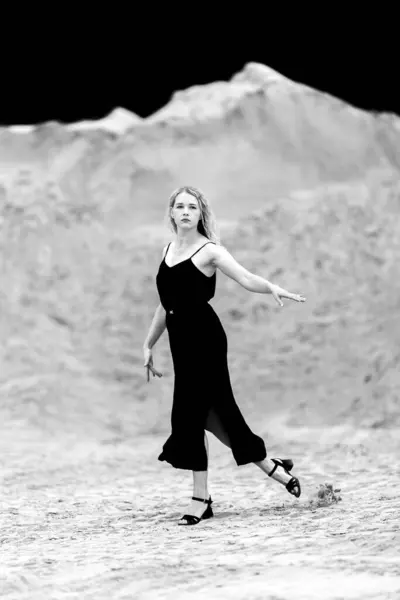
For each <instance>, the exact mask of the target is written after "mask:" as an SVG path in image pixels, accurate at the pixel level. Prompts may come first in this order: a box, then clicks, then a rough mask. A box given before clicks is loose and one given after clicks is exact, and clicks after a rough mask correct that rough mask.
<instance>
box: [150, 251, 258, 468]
mask: <svg viewBox="0 0 400 600" xmlns="http://www.w3.org/2000/svg"><path fill="white" fill-rule="evenodd" d="M210 243H214V242H206V244H210ZM206 244H204V245H203V246H201V248H203V247H204V246H205V245H206ZM201 248H199V249H198V250H197V251H196V252H195V253H194V254H192V256H191V257H190V258H187V259H186V260H183V261H181V262H179V263H177V264H176V265H173V266H171V267H169V266H168V265H167V264H166V262H165V256H166V255H167V253H168V249H169V245H168V248H167V252H166V253H165V256H164V259H163V260H162V262H161V264H160V267H159V270H158V273H157V276H156V284H157V290H158V294H159V296H160V302H161V304H162V306H163V307H164V308H165V311H166V327H167V331H168V337H169V345H170V348H171V354H172V362H173V366H174V373H175V381H174V394H173V405H172V413H171V435H170V437H169V438H168V439H167V441H166V442H165V444H164V446H163V451H162V452H161V454H160V456H159V457H158V460H161V461H164V460H165V461H167V462H169V463H170V464H171V465H172V466H173V467H175V468H177V469H190V470H192V471H205V470H207V468H208V463H207V452H206V448H205V444H204V430H205V424H206V420H207V415H208V412H209V410H210V409H211V408H212V409H213V411H214V412H215V413H216V415H217V416H218V418H219V420H220V424H221V425H222V426H223V428H224V429H225V432H226V434H227V435H228V437H229V441H230V446H231V450H232V453H233V457H234V459H235V460H236V463H237V465H245V464H248V463H251V462H258V461H261V460H264V458H265V457H266V456H267V452H266V449H265V444H264V441H263V440H262V439H261V438H260V437H258V436H257V435H255V434H254V433H253V432H252V431H251V430H250V428H249V426H248V425H247V423H246V422H245V420H244V418H243V416H242V414H241V412H240V409H239V407H238V406H237V404H236V401H235V398H234V395H233V392H232V388H231V382H230V378H229V370H228V362H227V350H228V345H227V337H226V334H225V330H224V328H223V326H222V324H221V321H220V320H219V318H218V316H217V314H216V312H215V311H214V309H213V308H212V306H211V305H210V304H209V303H208V301H209V300H210V299H211V298H213V296H214V293H215V284H216V274H215V273H214V274H213V275H212V276H211V277H208V276H207V275H205V274H204V273H202V271H200V269H198V268H197V267H196V265H195V264H194V263H193V262H192V260H191V259H192V257H193V256H194V255H195V254H197V252H199V251H200V250H201Z"/></svg>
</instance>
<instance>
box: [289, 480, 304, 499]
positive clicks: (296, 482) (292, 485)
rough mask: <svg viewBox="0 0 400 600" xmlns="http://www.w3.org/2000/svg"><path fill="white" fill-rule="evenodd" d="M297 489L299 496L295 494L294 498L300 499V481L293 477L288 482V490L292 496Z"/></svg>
mask: <svg viewBox="0 0 400 600" xmlns="http://www.w3.org/2000/svg"><path fill="white" fill-rule="evenodd" d="M295 487H297V488H298V490H299V493H298V494H293V496H296V498H298V497H299V496H300V493H301V488H300V481H299V480H298V479H297V477H292V479H290V481H288V482H287V484H286V489H287V491H288V492H289V493H290V494H291V493H292V492H293V489H294V488H295Z"/></svg>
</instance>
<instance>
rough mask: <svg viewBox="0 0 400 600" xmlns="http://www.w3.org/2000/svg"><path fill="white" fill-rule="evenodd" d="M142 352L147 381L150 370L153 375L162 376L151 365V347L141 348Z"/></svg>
mask: <svg viewBox="0 0 400 600" xmlns="http://www.w3.org/2000/svg"><path fill="white" fill-rule="evenodd" d="M143 352H144V365H143V366H144V367H145V368H146V369H147V383H148V382H149V381H150V371H151V372H152V373H153V377H155V376H156V375H157V377H162V373H160V371H157V369H156V368H155V367H154V366H153V354H152V350H151V348H143Z"/></svg>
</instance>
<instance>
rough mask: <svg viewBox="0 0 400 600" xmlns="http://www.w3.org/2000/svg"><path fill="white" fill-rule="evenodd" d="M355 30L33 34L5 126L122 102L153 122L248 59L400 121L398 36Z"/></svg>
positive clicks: (10, 84)
mask: <svg viewBox="0 0 400 600" xmlns="http://www.w3.org/2000/svg"><path fill="white" fill-rule="evenodd" d="M389 20H390V19H389ZM346 31H347V30H346ZM350 31H351V33H350V34H349V33H348V31H347V34H346V33H345V32H344V31H343V27H342V28H341V29H340V30H339V29H338V28H335V29H334V30H332V31H330V32H328V31H326V30H325V29H324V28H319V29H318V28H313V27H309V28H307V30H305V29H304V27H303V28H301V29H299V31H297V34H296V35H292V34H290V35H289V34H288V33H286V34H285V35H284V34H282V35H281V36H278V38H277V37H273V38H272V36H271V35H268V36H267V35H260V34H259V33H258V32H255V31H254V29H253V30H252V32H251V34H252V35H251V36H250V37H247V38H245V37H243V29H241V30H240V33H239V30H238V29H237V28H236V29H232V30H231V29H229V28H228V27H225V29H224V33H221V30H220V29H217V30H215V31H214V30H211V29H210V30H209V31H208V30H206V31H205V35H203V36H200V35H197V34H194V33H193V31H191V30H190V28H189V29H183V31H178V32H175V33H174V34H173V35H172V34H170V32H169V31H168V32H167V34H165V33H164V35H159V34H158V32H155V31H154V30H153V29H152V30H151V35H150V34H149V35H145V36H144V37H140V36H138V35H137V30H136V29H133V30H132V29H131V28H130V29H129V31H128V33H127V32H126V30H124V31H123V33H121V35H115V31H114V33H112V29H111V28H110V31H108V30H104V29H100V30H97V31H96V32H95V33H93V32H92V34H91V35H89V34H88V32H87V30H85V31H84V34H82V31H79V32H75V31H74V30H71V29H69V30H68V29H67V30H66V31H65V30H54V29H52V30H51V33H49V32H47V33H45V34H43V33H42V32H34V35H33V34H32V32H31V34H30V35H29V36H24V37H23V39H22V43H21V40H20V41H19V43H18V44H14V46H15V47H16V48H18V52H10V44H9V43H8V45H7V47H6V50H7V51H6V54H5V56H6V58H7V60H5V61H4V62H3V64H2V69H1V93H0V125H11V124H34V123H42V122H46V121H49V120H56V121H61V122H73V121H78V120H81V119H98V118H101V117H103V116H105V115H106V114H107V113H109V112H110V111H112V110H113V109H114V108H115V107H117V106H123V107H125V108H127V109H128V110H131V111H132V112H135V113H136V114H138V115H140V116H141V117H147V116H148V115H150V114H152V113H153V112H155V111H156V110H158V109H159V108H161V107H162V106H164V105H165V104H166V103H167V102H168V101H169V100H170V98H171V96H172V94H173V92H174V91H175V90H179V89H185V88H188V87H190V86H193V85H202V84H207V83H210V82H213V81H216V80H229V79H230V78H231V77H232V75H234V74H235V73H237V72H238V71H240V70H241V69H242V68H243V67H244V65H245V64H246V63H248V62H260V63H263V64H266V65H268V66H270V67H272V68H273V69H276V70H277V71H279V72H281V73H282V74H283V75H285V76H287V77H288V78H290V79H293V80H295V81H299V82H301V83H305V84H307V85H309V86H311V87H315V88H317V89H319V90H322V91H326V92H329V93H330V94H332V95H334V96H337V97H339V98H341V99H343V100H345V101H347V102H349V103H351V104H353V105H355V106H358V107H360V108H363V109H366V110H375V111H383V112H394V113H397V114H398V115H399V116H400V86H399V84H398V74H397V73H398V66H397V63H398V59H397V55H398V51H397V44H396V37H394V36H392V35H391V34H390V31H388V30H386V31H385V33H386V34H387V35H386V36H385V38H384V39H383V40H382V39H381V40H380V41H379V42H378V41H377V40H376V39H375V37H374V36H375V33H374V32H372V33H371V30H370V29H368V30H366V28H365V27H363V26H362V24H360V27H359V29H358V30H356V31H355V30H354V29H351V30H350ZM4 47H5V46H4ZM3 56H4V51H3Z"/></svg>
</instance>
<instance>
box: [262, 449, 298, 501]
mask: <svg viewBox="0 0 400 600" xmlns="http://www.w3.org/2000/svg"><path fill="white" fill-rule="evenodd" d="M271 460H272V462H273V463H275V466H274V468H273V469H272V471H271V473H268V477H272V475H273V474H274V473H275V471H276V469H277V468H278V467H282V469H284V471H286V473H287V474H288V475H290V471H291V470H292V469H293V461H292V460H291V459H290V458H271ZM296 487H297V488H298V489H297V492H295V491H294V488H296ZM286 489H287V491H288V492H289V494H292V496H295V497H296V498H299V497H300V494H301V487H300V481H299V480H298V479H297V477H292V478H291V479H290V480H289V481H288V482H287V484H286Z"/></svg>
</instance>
